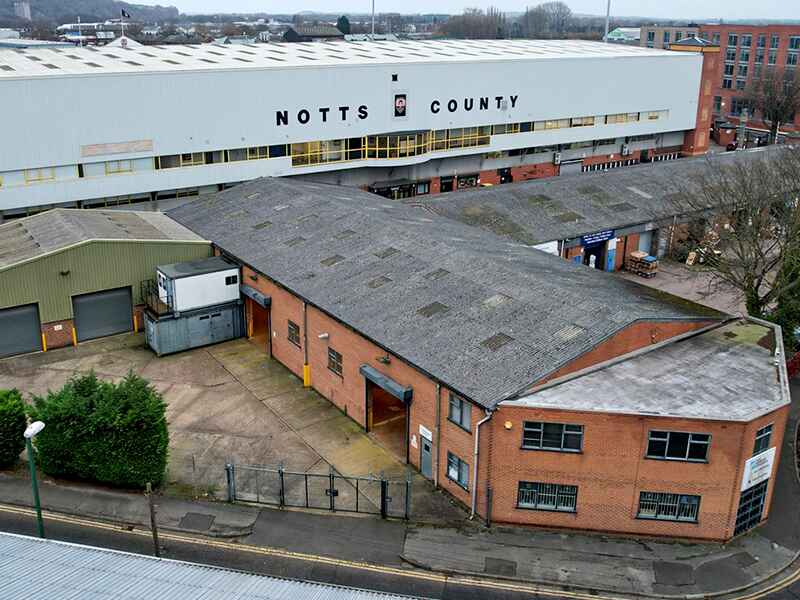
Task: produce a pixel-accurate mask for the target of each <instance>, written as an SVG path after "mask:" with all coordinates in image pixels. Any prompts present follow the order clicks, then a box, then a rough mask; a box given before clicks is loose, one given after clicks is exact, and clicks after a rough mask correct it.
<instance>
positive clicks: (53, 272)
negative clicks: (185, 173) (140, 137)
mask: <svg viewBox="0 0 800 600" xmlns="http://www.w3.org/2000/svg"><path fill="white" fill-rule="evenodd" d="M211 254H212V250H211V244H210V243H209V242H208V241H206V240H204V239H202V238H201V237H199V236H198V235H196V234H194V233H193V232H191V231H190V230H188V229H187V228H185V227H183V226H182V225H180V224H178V223H176V222H175V221H173V220H172V219H170V218H169V217H167V216H166V215H163V214H161V213H155V212H133V211H117V210H82V209H56V210H50V211H47V212H43V213H40V214H37V215H34V216H31V217H27V218H24V219H19V220H16V221H11V222H7V223H3V224H0V358H2V357H4V356H11V355H14V354H20V353H24V352H33V351H38V350H46V349H48V348H54V347H58V346H64V345H68V344H72V343H77V342H80V341H83V340H87V339H92V338H96V337H102V336H104V335H112V334H115V333H121V332H123V331H130V330H132V329H135V328H136V327H137V325H141V320H140V318H137V317H136V316H135V314H136V308H135V307H136V306H137V305H140V304H141V303H142V299H141V294H140V285H141V283H142V282H143V281H146V280H149V279H153V277H154V275H155V268H156V266H157V265H162V264H169V263H175V262H181V261H187V260H195V259H198V258H205V257H208V256H211Z"/></svg>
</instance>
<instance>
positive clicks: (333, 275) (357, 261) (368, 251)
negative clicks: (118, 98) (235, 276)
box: [168, 178, 721, 407]
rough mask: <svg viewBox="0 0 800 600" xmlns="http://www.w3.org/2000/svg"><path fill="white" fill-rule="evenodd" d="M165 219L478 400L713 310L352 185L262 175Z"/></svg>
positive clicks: (713, 315)
mask: <svg viewBox="0 0 800 600" xmlns="http://www.w3.org/2000/svg"><path fill="white" fill-rule="evenodd" d="M256 192H257V193H256ZM168 214H169V215H170V216H172V217H173V218H174V219H176V220H177V221H179V222H181V223H183V224H184V225H186V226H187V227H189V228H191V229H193V230H194V231H196V232H198V233H199V234H200V235H202V236H205V237H208V238H209V239H210V240H212V241H213V242H214V243H215V244H217V245H218V246H220V247H221V248H222V249H223V250H224V251H225V252H226V253H228V254H230V255H231V256H233V257H236V258H237V259H239V260H241V261H243V262H244V263H246V264H249V265H250V266H252V267H253V268H255V269H257V270H258V271H260V272H261V273H263V274H265V275H266V276H268V277H270V278H272V279H273V280H275V281H277V282H279V283H280V284H281V285H283V286H285V287H286V288H288V289H289V290H291V291H292V292H293V293H295V294H297V295H298V296H301V297H303V298H305V299H306V300H307V301H308V302H310V303H312V304H314V305H316V306H318V307H319V308H321V309H322V310H324V311H326V312H328V313H329V314H331V315H333V316H334V317H336V318H337V319H339V320H340V321H341V322H343V323H346V324H347V325H348V326H350V327H352V328H354V329H355V330H356V331H358V332H360V333H361V334H362V335H365V336H366V337H368V338H369V339H371V340H373V341H375V342H377V343H378V344H380V345H381V346H383V347H384V348H387V349H388V350H389V351H390V352H392V353H394V354H395V355H396V356H399V357H402V358H403V359H404V360H406V361H407V362H409V363H411V364H412V365H416V366H417V367H418V368H420V369H421V370H422V371H424V372H426V373H429V374H431V375H432V376H433V377H435V378H437V379H438V380H439V381H441V382H443V383H445V385H447V386H448V387H450V389H453V390H455V391H456V392H458V393H460V394H463V395H465V396H467V397H468V398H470V399H472V400H473V401H475V402H477V403H479V404H482V405H484V406H486V407H492V406H494V405H495V404H496V403H497V402H498V401H500V400H503V399H505V398H508V397H510V396H511V395H513V394H515V393H517V392H518V391H520V390H521V389H523V388H525V387H527V386H530V385H532V384H533V383H535V382H537V381H540V380H541V379H542V378H543V377H545V376H547V375H549V374H550V373H552V372H553V371H555V370H557V369H558V368H560V367H561V366H563V365H564V364H566V363H568V362H570V361H572V360H574V359H575V358H577V357H579V356H581V355H583V354H584V353H586V352H587V351H588V350H590V349H592V348H594V347H595V346H596V345H597V344H599V343H600V342H602V341H603V340H605V339H607V338H608V337H609V336H611V335H613V334H614V333H616V332H618V331H620V330H622V329H624V328H625V327H627V326H628V325H631V324H632V323H634V322H636V321H639V320H644V321H649V320H655V321H659V320H672V319H676V320H708V319H711V320H714V319H719V318H721V314H720V313H718V312H716V311H714V310H711V309H708V308H706V307H702V306H699V305H697V304H694V303H692V302H689V301H686V300H683V299H680V298H677V297H675V296H670V295H669V294H665V293H663V292H659V291H657V290H654V289H652V288H649V287H645V286H642V285H639V284H637V283H634V282H631V281H628V280H626V279H622V278H620V277H615V276H613V275H609V274H608V273H602V272H600V271H598V270H597V269H591V268H589V267H584V266H583V265H576V264H575V263H572V262H569V261H566V260H564V259H562V258H558V257H556V256H552V255H549V254H546V253H544V252H540V251H538V250H534V249H532V248H530V247H527V246H523V245H520V244H518V243H514V242H511V241H509V240H506V239H503V238H501V237H499V236H496V235H494V234H492V233H489V232H485V231H482V230H480V229H478V228H475V227H470V226H468V225H464V224H463V223H458V222H456V221H453V220H450V219H447V218H444V217H441V216H439V215H436V214H432V213H429V212H427V211H422V210H419V209H418V208H414V207H412V206H408V205H405V204H402V203H400V202H397V201H393V200H387V199H385V198H382V197H380V196H376V195H374V194H370V193H368V192H364V191H362V190H359V189H356V188H348V187H339V186H335V185H328V184H321V183H315V182H311V181H307V180H298V179H294V178H277V179H258V180H255V181H253V182H249V183H243V184H241V185H238V186H236V187H234V188H231V189H229V190H227V191H224V192H220V193H218V194H214V195H209V196H204V197H202V198H198V199H197V200H195V201H194V202H192V203H191V204H188V205H185V206H182V207H179V208H176V209H174V210H172V211H169V213H168ZM265 222H269V223H270V225H269V226H267V227H261V228H259V226H258V225H256V224H261V223H265ZM345 232H353V234H348V235H343V233H345ZM565 328H573V329H569V330H565ZM564 331H570V332H575V333H574V334H570V335H563V334H562V333H559V332H564ZM498 334H503V335H498ZM337 349H338V350H339V351H342V350H346V349H340V348H337Z"/></svg>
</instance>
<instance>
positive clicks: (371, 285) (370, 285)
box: [367, 275, 392, 290]
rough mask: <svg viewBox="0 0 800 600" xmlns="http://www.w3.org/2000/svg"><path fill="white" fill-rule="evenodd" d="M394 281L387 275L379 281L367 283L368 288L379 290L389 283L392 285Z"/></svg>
mask: <svg viewBox="0 0 800 600" xmlns="http://www.w3.org/2000/svg"><path fill="white" fill-rule="evenodd" d="M391 282H392V280H391V279H389V278H388V277H386V276H385V275H381V276H380V277H378V278H377V279H373V280H372V281H370V282H368V283H367V287H368V288H372V289H373V290H374V289H377V288H379V287H381V286H382V285H386V284H387V283H391Z"/></svg>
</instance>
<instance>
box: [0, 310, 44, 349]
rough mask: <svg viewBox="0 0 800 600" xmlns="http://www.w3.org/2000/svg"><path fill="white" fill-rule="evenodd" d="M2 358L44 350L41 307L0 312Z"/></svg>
mask: <svg viewBox="0 0 800 600" xmlns="http://www.w3.org/2000/svg"><path fill="white" fill-rule="evenodd" d="M0 332H2V333H0V358H3V357H6V356H13V355H15V354H24V353H25V352H38V351H39V350H41V349H42V332H41V328H40V325H39V307H38V306H37V305H36V304H27V305H25V306H15V307H13V308H4V309H3V310H0Z"/></svg>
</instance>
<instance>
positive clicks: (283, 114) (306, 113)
mask: <svg viewBox="0 0 800 600" xmlns="http://www.w3.org/2000/svg"><path fill="white" fill-rule="evenodd" d="M316 112H318V113H319V118H320V120H321V121H322V122H323V123H327V122H328V118H329V116H330V119H331V120H333V119H335V118H336V116H337V115H338V117H339V119H340V120H341V121H347V117H348V115H349V114H350V107H349V106H339V107H337V108H333V109H332V108H331V107H330V106H322V107H320V108H318V109H317V111H316ZM330 113H333V114H332V115H331V114H330ZM311 114H312V112H311V111H310V110H308V109H306V108H304V109H302V110H299V111H297V122H298V123H300V124H301V125H306V124H308V123H309V122H310V121H311ZM356 114H357V115H358V120H359V121H363V120H364V119H366V118H367V117H368V116H369V112H368V109H367V106H366V104H362V105H361V106H359V107H358V108H357V109H356ZM275 122H276V124H277V125H278V127H280V126H281V125H288V124H289V111H288V110H279V111H277V112H276V113H275Z"/></svg>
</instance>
